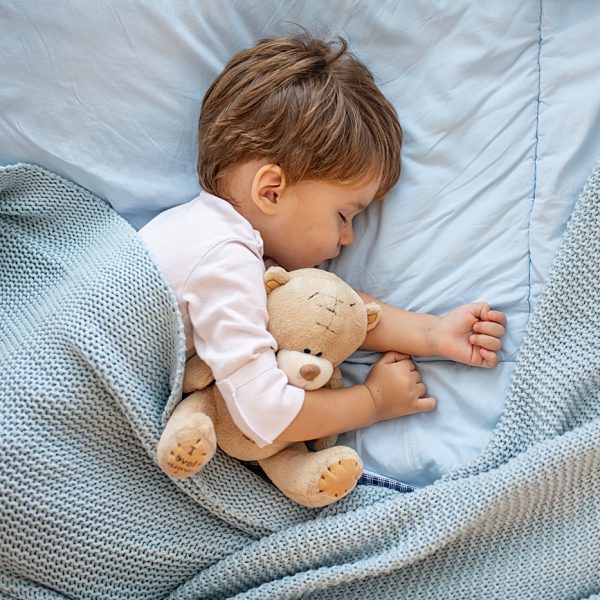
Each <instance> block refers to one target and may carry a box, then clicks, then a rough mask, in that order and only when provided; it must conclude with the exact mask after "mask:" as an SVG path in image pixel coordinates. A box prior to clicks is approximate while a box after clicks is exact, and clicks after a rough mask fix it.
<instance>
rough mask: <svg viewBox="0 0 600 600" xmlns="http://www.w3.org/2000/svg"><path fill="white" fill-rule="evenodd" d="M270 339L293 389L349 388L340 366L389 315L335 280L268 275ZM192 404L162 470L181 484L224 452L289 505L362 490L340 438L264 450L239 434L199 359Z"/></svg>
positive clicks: (279, 272)
mask: <svg viewBox="0 0 600 600" xmlns="http://www.w3.org/2000/svg"><path fill="white" fill-rule="evenodd" d="M265 286H266V289H267V293H268V296H267V302H268V311H269V326H268V327H269V331H270V332H271V333H272V334H273V336H274V337H275V339H276V340H277V344H278V349H279V350H278V353H277V362H278V364H279V367H280V368H281V369H283V371H284V372H285V373H286V375H287V376H288V379H289V381H290V383H291V384H292V385H296V386H298V387H302V388H304V389H306V390H312V389H317V388H320V387H323V386H325V385H328V386H329V387H341V385H342V380H341V374H340V372H339V369H337V365H339V364H340V363H341V362H342V361H343V360H344V359H346V358H347V357H348V356H350V354H352V353H353V352H354V351H355V350H357V349H358V347H359V346H360V344H361V343H362V342H363V341H364V339H365V335H366V333H367V331H368V330H370V329H372V328H373V327H375V325H377V323H378V322H379V317H380V314H381V308H380V307H379V306H378V305H377V304H374V303H370V304H367V305H365V304H364V303H363V301H362V300H361V298H360V297H359V296H358V294H356V292H354V290H352V288H351V287H350V286H348V285H347V284H346V283H344V282H343V281H342V280H341V279H339V277H337V276H336V275H334V274H332V273H328V272H326V271H322V270H319V269H299V270H296V271H291V272H287V271H286V270H285V269H282V268H280V267H272V268H270V269H268V270H267V272H266V273H265ZM189 392H192V393H190V395H188V396H186V397H185V398H184V399H183V400H182V401H181V402H180V403H179V405H178V406H177V407H176V409H175V410H174V411H173V414H172V415H171V417H170V418H169V420H168V422H167V425H166V427H165V430H164V432H163V435H162V437H161V439H160V442H159V445H158V451H157V454H158V460H159V464H160V466H161V468H162V469H163V470H164V471H165V472H166V473H168V474H169V475H172V476H175V477H189V476H190V475H193V474H194V473H197V472H198V471H199V470H200V469H201V468H202V467H203V466H204V465H205V464H206V463H207V462H208V461H209V460H210V459H211V458H212V456H213V454H214V452H215V450H216V445H217V443H218V445H219V447H220V448H221V449H222V450H223V451H224V452H226V453H227V454H229V455H231V456H233V457H235V458H238V459H240V460H256V461H258V462H259V464H260V466H261V467H262V469H263V470H264V472H265V473H266V474H267V476H268V477H269V479H270V480H271V481H272V482H273V483H274V484H275V486H276V487H277V488H279V489H280V490H281V491H282V492H283V493H284V494H285V495H286V496H287V497H288V498H290V499H291V500H294V501H295V502H297V503H299V504H302V505H304V506H308V507H321V506H326V505H328V504H331V503H332V502H335V501H336V500H338V499H340V498H343V497H344V496H345V495H346V494H348V493H349V492H350V491H351V490H352V489H354V487H355V485H356V482H357V480H358V478H359V477H360V474H361V472H362V463H361V460H360V458H359V456H358V455H357V454H356V452H355V451H354V450H353V449H352V448H348V447H345V446H334V444H335V442H336V440H337V436H332V437H330V438H326V439H321V440H317V441H316V442H314V449H315V450H316V451H314V452H312V451H309V449H308V448H307V446H306V444H305V443H304V442H296V443H274V444H271V445H269V446H266V447H264V448H259V447H258V446H257V445H256V444H254V443H253V442H252V441H251V440H249V439H248V438H247V437H245V436H244V435H243V434H242V432H241V431H240V430H239V429H238V428H237V427H236V425H235V423H234V422H233V420H232V418H231V416H230V415H229V412H228V410H227V408H226V405H225V401H224V400H223V397H222V396H221V394H220V393H219V390H218V389H217V387H216V385H215V384H214V380H213V377H212V373H211V371H210V369H209V368H208V367H207V366H206V365H205V364H204V363H203V362H202V361H201V360H200V359H199V358H198V357H197V356H195V357H193V358H191V359H190V360H189V361H188V363H187V365H186V373H185V379H184V393H189Z"/></svg>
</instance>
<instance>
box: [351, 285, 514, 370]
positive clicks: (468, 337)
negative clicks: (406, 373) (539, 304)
mask: <svg viewBox="0 0 600 600" xmlns="http://www.w3.org/2000/svg"><path fill="white" fill-rule="evenodd" d="M359 295H360V297H361V298H362V299H363V300H364V301H365V302H377V303H378V304H379V305H380V306H381V309H382V313H381V319H380V322H379V325H378V326H377V327H375V328H373V329H372V330H371V331H369V332H368V333H367V337H366V339H365V341H364V343H363V345H362V346H361V348H363V349H365V350H376V351H378V352H387V351H388V350H395V351H397V352H402V353H405V354H410V355H412V356H442V357H444V358H448V359H450V360H454V361H456V362H461V363H464V364H467V365H471V366H474V367H484V368H492V367H495V366H496V365H497V364H498V362H499V361H498V356H497V355H496V352H497V351H498V350H500V349H501V348H502V341H501V338H502V336H503V335H504V328H505V325H506V316H505V315H504V313H502V312H500V311H498V310H492V309H491V308H490V306H489V304H487V303H486V302H474V303H472V304H463V305H462V306H459V307H458V308H455V309H454V310H453V311H451V312H449V313H448V314H447V315H444V316H443V317H437V316H435V315H429V314H423V313H414V312H409V311H406V310H402V309H400V308H396V307H394V306H391V305H389V304H385V303H383V302H381V301H379V300H376V299H375V298H372V297H371V296H368V295H367V294H363V293H362V292H359Z"/></svg>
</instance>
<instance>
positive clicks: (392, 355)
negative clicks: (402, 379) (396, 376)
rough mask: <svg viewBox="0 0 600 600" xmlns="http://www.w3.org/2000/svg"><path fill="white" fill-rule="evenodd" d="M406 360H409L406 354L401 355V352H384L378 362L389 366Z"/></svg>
mask: <svg viewBox="0 0 600 600" xmlns="http://www.w3.org/2000/svg"><path fill="white" fill-rule="evenodd" d="M407 358H410V356H409V355H408V354H402V352H386V353H385V354H384V355H383V356H382V357H381V358H380V359H379V362H381V363H384V364H390V363H395V362H400V361H401V360H406V359H407Z"/></svg>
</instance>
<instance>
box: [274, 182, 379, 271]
mask: <svg viewBox="0 0 600 600" xmlns="http://www.w3.org/2000/svg"><path fill="white" fill-rule="evenodd" d="M378 188H379V180H378V179H369V180H365V181H362V182H360V183H352V184H342V183H331V182H325V181H315V180H310V181H301V182H299V183H296V184H292V185H288V186H287V187H286V189H285V192H284V194H283V197H282V198H281V199H280V208H279V211H278V214H277V217H276V219H275V222H273V223H271V227H269V231H268V235H263V239H264V241H265V255H266V256H268V257H270V258H272V259H273V260H274V261H276V262H277V263H278V264H280V265H281V266H282V267H284V268H286V269H288V270H292V269H300V268H305V267H313V266H315V265H317V264H319V263H322V262H324V261H326V260H328V259H330V258H334V257H335V256H337V255H338V254H339V253H340V250H341V248H342V246H348V245H350V244H352V242H353V241H354V231H353V230H352V219H353V218H354V217H355V216H356V215H357V214H358V213H360V212H362V211H363V210H365V208H367V206H369V204H370V203H371V202H372V200H373V198H374V196H375V194H376V193H377V190H378Z"/></svg>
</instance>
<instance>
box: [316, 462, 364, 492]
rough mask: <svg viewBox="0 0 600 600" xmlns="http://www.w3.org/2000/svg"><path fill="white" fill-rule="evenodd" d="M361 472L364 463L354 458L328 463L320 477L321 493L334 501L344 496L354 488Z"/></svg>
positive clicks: (319, 486)
mask: <svg viewBox="0 0 600 600" xmlns="http://www.w3.org/2000/svg"><path fill="white" fill-rule="evenodd" d="M361 473H362V465H361V464H360V463H359V462H358V461H357V460H354V459H352V458H347V459H343V460H339V461H337V462H335V463H333V464H331V465H328V466H327V468H326V469H325V471H323V473H322V474H321V478H320V479H319V483H318V488H319V493H321V494H323V495H325V496H328V497H329V498H331V499H332V501H335V500H338V499H339V498H343V497H344V496H345V495H346V494H348V493H349V492H351V491H352V490H353V489H354V486H355V485H356V482H357V481H358V478H359V477H360V475H361Z"/></svg>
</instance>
